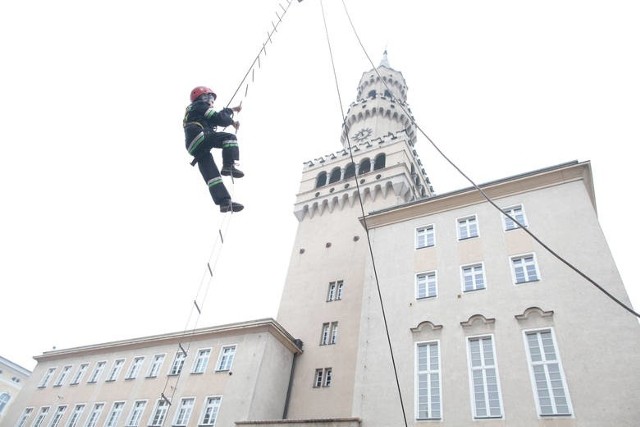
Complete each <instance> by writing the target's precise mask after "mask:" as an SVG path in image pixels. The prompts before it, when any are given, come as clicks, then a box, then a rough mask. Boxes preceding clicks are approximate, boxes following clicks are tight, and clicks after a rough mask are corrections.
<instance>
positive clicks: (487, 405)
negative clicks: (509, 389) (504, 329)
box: [468, 336, 502, 418]
mask: <svg viewBox="0 0 640 427" xmlns="http://www.w3.org/2000/svg"><path fill="white" fill-rule="evenodd" d="M468 349H469V356H468V357H469V378H470V379H471V402H472V404H473V416H474V417H475V418H501V417H502V401H501V397H500V384H499V381H498V367H497V366H496V357H495V350H494V348H493V339H492V337H490V336H488V337H478V338H469V341H468Z"/></svg>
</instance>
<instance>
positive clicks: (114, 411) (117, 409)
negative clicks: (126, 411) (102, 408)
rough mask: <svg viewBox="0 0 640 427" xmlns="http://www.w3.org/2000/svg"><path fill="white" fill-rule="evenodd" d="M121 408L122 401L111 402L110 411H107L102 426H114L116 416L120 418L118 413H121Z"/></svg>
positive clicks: (116, 420)
mask: <svg viewBox="0 0 640 427" xmlns="http://www.w3.org/2000/svg"><path fill="white" fill-rule="evenodd" d="M122 408H124V402H113V406H112V407H111V412H109V415H108V416H107V421H106V422H105V423H104V427H115V426H116V424H117V423H118V418H120V414H121V413H122Z"/></svg>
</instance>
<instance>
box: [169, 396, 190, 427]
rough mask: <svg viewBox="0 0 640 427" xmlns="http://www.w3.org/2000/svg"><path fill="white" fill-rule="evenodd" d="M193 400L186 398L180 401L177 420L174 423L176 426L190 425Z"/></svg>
mask: <svg viewBox="0 0 640 427" xmlns="http://www.w3.org/2000/svg"><path fill="white" fill-rule="evenodd" d="M193 401H194V399H193V398H191V397H190V398H185V399H182V400H181V401H180V406H179V407H178V410H177V411H176V418H175V420H174V421H173V425H174V426H186V425H187V424H188V423H189V418H190V417H191V412H192V411H193Z"/></svg>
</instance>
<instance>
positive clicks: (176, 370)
mask: <svg viewBox="0 0 640 427" xmlns="http://www.w3.org/2000/svg"><path fill="white" fill-rule="evenodd" d="M186 358H187V353H185V352H184V350H182V349H181V350H180V351H179V352H177V353H176V357H175V359H173V365H171V371H170V372H169V375H179V374H180V372H182V367H183V366H184V360H185V359H186Z"/></svg>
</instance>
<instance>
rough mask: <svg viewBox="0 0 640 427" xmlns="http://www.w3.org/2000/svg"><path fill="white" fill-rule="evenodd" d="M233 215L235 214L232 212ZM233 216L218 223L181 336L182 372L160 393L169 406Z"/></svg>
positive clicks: (182, 367) (179, 346) (226, 216)
mask: <svg viewBox="0 0 640 427" xmlns="http://www.w3.org/2000/svg"><path fill="white" fill-rule="evenodd" d="M232 215H233V212H232ZM232 215H224V216H223V218H222V219H221V220H220V222H219V223H218V229H217V232H216V237H215V239H214V243H213V245H212V247H211V252H210V254H209V258H208V259H207V264H206V268H205V269H204V271H203V273H202V278H201V279H200V285H199V286H198V290H197V292H196V295H195V297H194V299H193V304H192V307H191V311H190V312H189V316H188V318H187V322H186V324H185V328H184V330H183V333H182V335H181V337H180V338H181V342H179V343H178V348H177V350H176V354H177V353H178V352H181V353H183V354H184V359H183V361H182V366H181V368H180V370H179V371H178V373H177V374H176V375H173V376H169V375H167V378H166V380H165V384H164V387H163V389H162V392H161V393H160V398H161V399H162V400H163V401H164V402H166V403H167V404H168V405H171V404H172V402H173V398H174V396H175V394H176V392H177V390H178V385H179V383H180V379H181V378H182V372H183V371H184V363H185V361H186V359H187V356H188V354H189V350H190V349H191V340H190V338H191V336H193V334H194V333H195V331H196V329H197V327H198V321H199V320H200V316H201V315H202V311H203V309H204V307H205V303H206V301H207V295H208V293H209V290H210V288H211V282H212V281H213V273H214V271H215V270H216V266H217V264H218V260H219V258H220V254H221V253H222V245H223V244H224V236H225V235H226V233H227V230H228V228H229V225H230V224H231V216H232ZM192 318H194V320H193V326H191V327H190V326H189V325H190V324H191V322H192ZM183 341H184V342H186V348H185V347H183ZM172 379H175V383H174V384H173V385H172V386H171V393H169V394H168V396H167V389H168V387H169V382H170V381H171V380H172ZM165 420H166V414H165V417H164V419H163V421H162V423H161V424H160V425H161V426H163V425H164V422H165Z"/></svg>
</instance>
